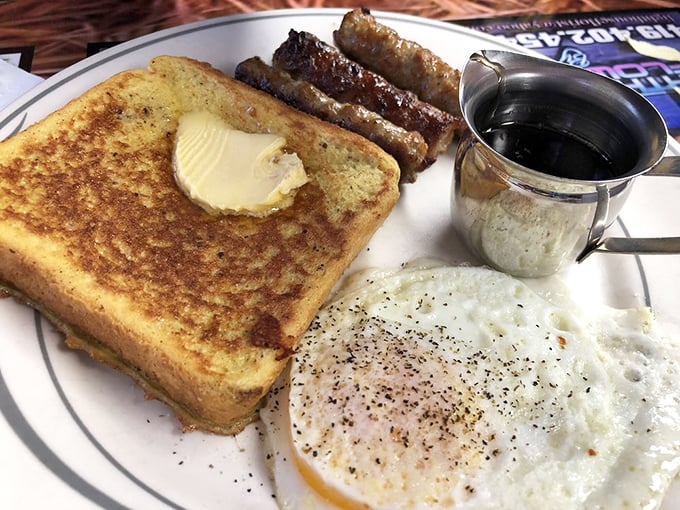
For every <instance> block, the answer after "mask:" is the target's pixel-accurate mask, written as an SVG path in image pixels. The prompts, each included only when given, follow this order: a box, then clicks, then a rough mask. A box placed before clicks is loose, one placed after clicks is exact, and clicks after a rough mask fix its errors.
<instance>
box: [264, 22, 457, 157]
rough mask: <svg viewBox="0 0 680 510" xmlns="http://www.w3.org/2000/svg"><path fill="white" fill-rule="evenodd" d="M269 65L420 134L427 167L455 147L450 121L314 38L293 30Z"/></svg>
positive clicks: (409, 94) (335, 97) (444, 114)
mask: <svg viewBox="0 0 680 510" xmlns="http://www.w3.org/2000/svg"><path fill="white" fill-rule="evenodd" d="M273 64H274V67H277V68H279V69H283V70H285V71H287V72H288V73H290V74H291V75H292V76H293V78H295V79H298V80H304V81H308V82H310V83H312V84H313V85H314V86H316V87H317V88H319V89H321V91H323V92H324V93H325V94H327V95H329V96H331V97H333V98H334V99H336V100H337V101H340V102H343V103H354V104H360V105H362V106H364V107H366V108H368V109H369V110H371V111H373V112H376V113H377V114H379V115H381V116H382V117H384V118H385V119H387V120H389V121H390V122H392V123H394V124H396V125H397V126H401V127H402V128H404V129H406V130H407V131H418V132H419V133H420V134H421V135H423V138H425V142H427V145H428V153H427V158H428V160H429V162H433V161H434V160H435V159H436V158H437V156H439V155H440V154H441V153H443V152H444V151H446V149H447V148H448V147H449V145H450V144H451V142H452V141H453V137H454V135H455V129H456V118H455V117H454V116H453V115H451V114H449V113H447V112H444V111H442V110H440V109H438V108H435V107H434V106H432V105H431V104H429V103H426V102H424V101H421V100H419V99H418V97H417V96H416V95H415V94H414V93H413V92H410V91H406V90H402V89H400V88H398V87H396V86H395V85H393V84H391V83H390V82H389V81H387V80H386V79H385V78H383V77H382V76H380V75H378V74H376V73H374V72H372V71H369V70H368V69H365V68H364V67H362V66H361V65H359V64H358V63H356V62H354V61H352V60H350V59H349V58H347V57H345V55H343V54H342V53H341V52H340V51H339V50H338V49H336V48H334V47H333V46H330V45H328V44H326V43H325V42H323V41H321V40H319V39H318V38H317V37H316V36H314V35H313V34H310V33H308V32H298V31H295V30H291V31H290V32H289V34H288V39H286V40H285V41H284V42H283V43H282V44H281V46H279V47H278V48H277V49H276V51H275V52H274V57H273Z"/></svg>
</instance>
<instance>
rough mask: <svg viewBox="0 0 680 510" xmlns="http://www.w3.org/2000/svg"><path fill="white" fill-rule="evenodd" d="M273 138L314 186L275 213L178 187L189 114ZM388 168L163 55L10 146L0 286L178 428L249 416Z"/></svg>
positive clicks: (392, 189) (0, 181)
mask: <svg viewBox="0 0 680 510" xmlns="http://www.w3.org/2000/svg"><path fill="white" fill-rule="evenodd" d="M193 109H206V110H209V111H211V112H213V113H216V114H218V115H220V116H221V117H223V118H224V119H225V120H226V121H227V122H229V123H230V124H231V125H233V126H234V127H237V128H239V129H242V130H244V131H249V132H262V131H269V132H276V133H279V134H282V135H283V136H284V137H285V138H286V140H287V148H288V149H289V150H291V151H294V152H297V153H298V155H299V156H300V158H301V159H302V161H303V163H304V164H305V167H306V170H307V172H308V174H309V176H310V182H309V183H308V184H306V185H305V186H303V187H302V188H301V189H300V190H299V192H298V193H297V195H296V198H295V201H294V203H293V205H291V206H290V207H289V208H287V209H284V210H281V211H278V212H276V213H274V214H272V215H270V216H268V217H266V218H254V217H244V216H229V215H224V216H210V215H208V214H206V213H205V211H203V210H202V209H201V208H200V207H199V206H197V205H195V204H193V203H191V202H190V201H189V199H188V198H187V197H186V196H185V195H183V194H182V192H181V191H180V190H179V189H178V188H177V186H176V184H175V182H174V179H173V176H172V167H171V155H172V144H173V137H174V132H175V129H176V125H177V120H178V118H179V116H180V115H181V114H182V113H184V112H187V111H190V110H193ZM398 180H399V169H398V166H397V164H396V162H395V161H394V159H393V158H391V157H390V156H388V155H387V154H386V153H385V152H383V151H382V150H381V149H380V148H378V147H377V146H376V145H374V144H372V143H371V142H368V141H367V140H365V139H364V138H362V137H360V136H358V135H354V134H352V133H349V132H347V131H345V130H343V129H341V128H338V127H336V126H333V125H331V124H328V123H325V122H323V121H320V120H318V119H315V118H313V117H311V116H309V115H306V114H304V113H301V112H298V111H296V110H294V109H292V108H290V107H288V106H286V105H285V104H283V103H282V102H280V101H278V100H276V99H274V98H272V97H271V96H269V95H267V94H265V93H263V92H259V91H257V90H254V89H252V88H250V87H248V86H247V85H244V84H242V83H239V82H237V81H235V80H233V79H231V78H230V77H228V76H226V75H224V74H223V73H222V72H221V71H219V70H216V69H214V68H212V67H211V66H210V65H209V64H206V63H201V62H197V61H195V60H191V59H187V58H182V57H170V56H162V57H157V58H155V59H153V60H152V61H151V62H150V64H149V69H148V70H130V71H124V72H122V73H120V74H118V75H116V76H114V77H111V78H110V79H108V80H106V81H105V82H103V83H102V84H100V85H98V86H96V87H94V88H93V89H92V90H90V91H88V92H87V93H85V94H84V95H83V96H81V97H79V98H76V99H74V100H73V101H72V102H70V103H69V104H68V105H66V106H65V107H64V108H63V109H61V110H59V111H57V112H55V113H53V114H52V115H50V116H48V117H47V118H46V119H44V120H43V121H41V122H39V123H37V124H35V125H34V126H31V127H29V128H28V129H26V130H25V131H23V132H22V133H19V134H18V135H15V136H14V137H12V138H10V139H8V140H6V141H4V142H2V143H0V280H2V282H3V284H4V285H5V286H6V287H7V288H8V289H10V290H11V291H12V292H13V293H14V294H15V295H18V296H20V297H21V299H24V300H25V301H27V302H29V303H30V304H31V305H32V306H35V307H36V308H38V309H39V310H41V311H42V312H43V313H45V315H46V316H47V317H48V318H49V319H50V320H51V321H53V322H54V323H55V324H56V325H57V327H58V328H59V329H60V330H62V331H63V332H64V333H65V335H66V338H67V345H69V346H70V347H73V348H78V349H83V350H85V351H87V352H89V353H90V354H91V355H92V356H93V357H94V358H96V359H98V360H100V361H103V362H105V363H107V364H109V365H111V366H113V367H115V368H117V369H119V370H121V371H123V372H124V373H126V374H128V375H130V376H131V377H133V378H134V379H135V380H136V381H137V382H138V383H139V384H140V385H141V386H142V387H143V388H144V390H145V391H146V393H147V394H148V395H149V396H150V397H153V398H158V399H160V400H162V401H164V402H166V403H167V404H169V405H170V406H171V407H172V408H173V409H174V411H175V413H176V414H177V416H178V418H179V419H180V421H181V422H182V424H183V425H184V427H185V428H194V427H199V428H203V429H206V430H210V431H214V432H218V433H228V434H233V433H236V432H238V431H240V430H241V429H242V428H243V427H244V426H245V425H246V424H247V423H249V422H250V421H252V420H253V419H254V418H255V417H256V409H257V405H258V402H259V401H260V399H261V398H262V397H263V396H264V395H265V394H266V392H267V391H268V389H269V387H270V385H271V384H272V382H273V381H274V379H275V378H276V376H277V375H278V374H279V372H280V371H281V370H282V368H283V367H284V365H285V363H286V361H287V359H288V357H289V356H290V354H291V353H292V352H293V350H294V349H295V347H296V345H297V341H298V339H299V337H300V335H301V334H302V333H303V332H304V331H305V329H306V328H307V326H308V325H309V323H310V322H311V320H312V318H313V317H314V315H315V313H316V311H317V310H318V308H319V307H320V306H321V304H322V303H323V301H324V300H325V299H326V297H327V296H328V294H329V292H330V291H331V289H332V287H333V285H334V284H335V282H336V281H337V279H338V278H339V277H340V276H341V274H342V272H343V271H344V269H345V268H346V267H347V265H348V264H349V263H350V262H351V261H352V260H353V259H354V258H355V256H356V255H357V254H358V252H359V251H360V250H361V249H362V248H363V246H364V245H365V244H366V242H367V241H368V239H369V238H370V237H371V235H372V234H373V233H374V232H375V230H376V229H377V228H378V227H379V225H380V224H381V223H382V221H383V220H384V218H385V217H386V216H387V215H388V214H389V212H390V210H391V209H392V207H393V205H394V204H395V203H396V200H397V198H398V194H399V192H398Z"/></svg>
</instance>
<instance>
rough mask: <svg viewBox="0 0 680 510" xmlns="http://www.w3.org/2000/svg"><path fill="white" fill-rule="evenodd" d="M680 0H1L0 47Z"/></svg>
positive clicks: (78, 51) (82, 50) (42, 66)
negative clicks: (240, 25)
mask: <svg viewBox="0 0 680 510" xmlns="http://www.w3.org/2000/svg"><path fill="white" fill-rule="evenodd" d="M679 5H680V2H679V1H678V0H455V1H454V0H419V1H417V2H414V1H401V0H385V1H381V2H370V1H366V0H256V1H254V2H247V1H240V0H154V1H153V2H150V1H148V0H144V1H140V0H132V1H128V2H121V1H119V0H94V1H93V0H89V1H88V0H86V1H83V2H72V1H70V0H52V1H50V2H45V1H43V0H0V48H8V47H21V46H33V47H34V56H33V66H32V69H31V71H32V72H33V73H35V74H37V75H40V76H43V77H48V76H50V75H52V74H54V73H55V72H57V71H59V70H61V69H63V68H65V67H67V66H69V65H71V64H73V63H75V62H77V61H78V60H80V59H82V58H83V57H85V55H86V48H87V44H88V43H92V42H107V41H124V40H128V39H131V38H134V37H138V36H141V35H145V34H148V33H151V32H155V31H157V30H161V29H163V28H168V27H173V26H177V25H181V24H183V23H188V22H192V21H198V20H202V19H206V18H214V17H217V16H225V15H229V14H237V13H241V12H255V11H262V10H268V9H281V8H292V7H296V8H301V7H342V8H352V7H359V6H367V7H370V8H374V9H380V10H386V11H394V12H400V13H404V14H412V15H417V16H423V17H427V18H432V19H440V20H463V19H475V18H490V17H495V16H527V15H529V16H531V15H536V14H556V13H566V12H589V11H590V12H592V11H605V10H632V9H651V8H671V7H678V6H679Z"/></svg>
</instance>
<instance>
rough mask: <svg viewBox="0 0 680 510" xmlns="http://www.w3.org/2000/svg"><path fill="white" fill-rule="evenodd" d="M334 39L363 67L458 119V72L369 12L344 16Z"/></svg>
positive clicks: (350, 13)
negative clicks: (402, 36)
mask: <svg viewBox="0 0 680 510" xmlns="http://www.w3.org/2000/svg"><path fill="white" fill-rule="evenodd" d="M333 39H334V41H335V44H337V46H338V47H339V48H340V50H341V51H342V52H343V53H344V54H345V55H347V56H348V57H349V58H351V59H352V60H355V61H356V62H358V63H359V64H361V65H362V66H364V67H365V68H367V69H370V70H371V71H373V72H375V73H378V74H380V75H381V76H383V77H384V78H385V79H387V80H389V81H390V82H392V83H393V84H395V85H396V86H397V87H400V88H402V89H406V90H411V91H413V92H415V93H416V94H417V95H418V97H419V98H420V99H421V100H423V101H427V102H428V103H430V104H433V105H434V106H436V107H437V108H439V109H441V110H444V111H446V112H448V113H450V114H452V115H454V116H456V117H459V118H460V117H461V113H460V103H459V100H458V86H459V84H460V72H459V71H458V70H457V69H454V68H452V67H451V66H450V65H449V64H447V63H446V62H444V61H443V60H442V59H441V58H440V57H439V56H437V55H436V54H434V53H433V52H432V51H430V50H428V49H427V48H423V47H422V46H420V45H419V44H418V43H416V42H414V41H409V40H406V39H403V38H401V37H400V36H399V34H398V33H397V32H396V31H395V30H394V29H392V28H390V27H387V26H385V25H383V24H381V23H379V22H378V21H377V20H376V19H375V18H374V17H373V15H372V14H371V12H370V10H369V9H366V8H362V9H354V10H352V11H350V12H348V13H347V14H345V16H344V17H343V19H342V23H341V25H340V28H339V29H338V30H336V31H335V32H333ZM461 128H462V119H461Z"/></svg>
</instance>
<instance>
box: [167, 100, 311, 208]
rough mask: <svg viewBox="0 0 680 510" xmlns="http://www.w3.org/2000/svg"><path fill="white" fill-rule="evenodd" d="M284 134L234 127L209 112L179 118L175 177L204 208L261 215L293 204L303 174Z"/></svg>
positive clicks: (298, 159)
mask: <svg viewBox="0 0 680 510" xmlns="http://www.w3.org/2000/svg"><path fill="white" fill-rule="evenodd" d="M285 145H286V140H285V138H283V137H281V136H278V135H274V134H267V133H245V132H243V131H239V130H237V129H233V128H232V127H231V126H229V125H228V124H227V123H226V122H224V121H223V120H222V119H221V118H220V117H218V116H217V115H214V114H212V113H210V112H208V111H191V112H188V113H186V114H184V115H182V117H180V119H179V126H178V128H177V135H176V139H175V150H174V155H173V165H174V169H175V180H176V181H177V184H178V185H179V187H180V188H181V189H182V191H184V193H186V195H187V196H189V198H190V199H191V200H192V201H193V202H195V203H196V204H198V205H200V206H201V207H203V209H205V210H206V211H208V212H210V213H212V214H215V213H236V214H250V215H255V216H264V215H267V214H269V213H271V212H273V211H275V210H278V209H281V208H283V207H287V206H288V205H290V204H291V203H292V202H293V198H294V195H295V192H296V190H297V188H299V187H300V186H302V185H303V184H305V183H306V182H307V180H308V179H307V174H306V173H305V169H304V167H303V165H302V161H300V158H298V156H297V154H287V153H284V152H283V148H284V146H285Z"/></svg>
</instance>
